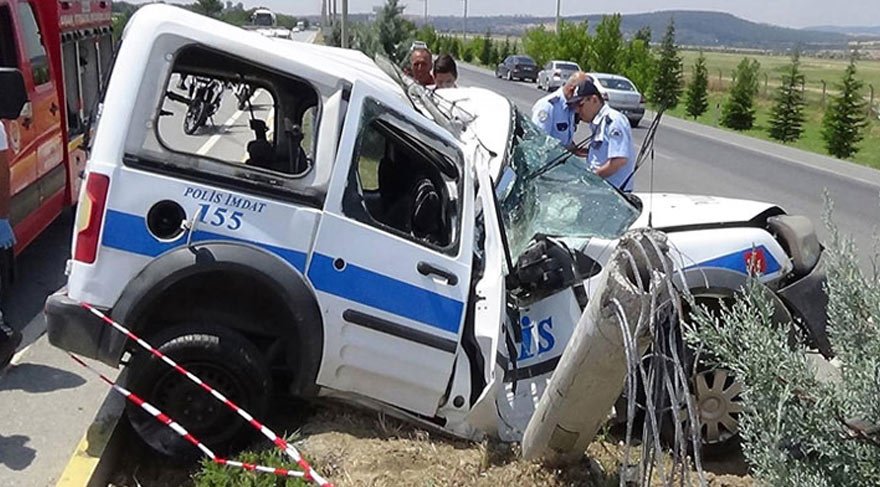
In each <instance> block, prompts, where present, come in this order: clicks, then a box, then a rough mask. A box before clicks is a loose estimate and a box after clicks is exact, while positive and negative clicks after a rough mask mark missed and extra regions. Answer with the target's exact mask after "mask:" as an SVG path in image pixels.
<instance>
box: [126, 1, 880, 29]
mask: <svg viewBox="0 0 880 487" xmlns="http://www.w3.org/2000/svg"><path fill="white" fill-rule="evenodd" d="M135 1H136V2H137V3H144V2H145V1H146V0H135ZM171 1H191V0H171ZM233 1H235V2H236V3H237V2H238V1H239V0H233ZM240 1H242V3H244V5H245V6H246V7H256V6H265V7H268V8H270V9H273V10H276V11H278V12H283V13H288V14H292V15H296V14H317V13H320V11H321V0H240ZM424 1H425V0H401V3H402V4H404V5H406V6H407V13H412V14H418V15H421V14H422V12H423V9H424ZM427 1H428V15H461V14H462V11H463V6H464V0H427ZM341 2H342V0H337V5H338V8H339V9H341V5H342V3H341ZM383 3H384V0H349V11H351V12H369V11H371V10H372V8H373V7H374V6H377V5H381V4H383ZM669 9H688V10H716V11H721V12H729V13H732V14H734V15H736V16H739V17H743V18H746V19H749V20H752V21H756V22H766V23H771V24H777V25H783V26H788V27H806V26H810V25H880V0H836V1H833V2H829V0H617V1H613V2H612V1H608V0H604V1H590V0H562V12H563V15H575V14H597V13H613V12H620V13H638V12H649V11H654V10H669ZM468 13H469V15H474V16H482V15H497V14H499V13H506V14H514V15H516V14H521V15H536V16H537V15H540V16H552V15H555V13H556V1H555V0H468Z"/></svg>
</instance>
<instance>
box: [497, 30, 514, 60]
mask: <svg viewBox="0 0 880 487" xmlns="http://www.w3.org/2000/svg"><path fill="white" fill-rule="evenodd" d="M510 55H511V50H510V36H507V37H505V38H504V44H502V45H501V49H499V50H498V59H499V61H498V62H499V63H500V62H501V61H504V60H505V59H507V56H510Z"/></svg>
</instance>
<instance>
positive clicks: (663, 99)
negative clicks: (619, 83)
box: [651, 19, 683, 109]
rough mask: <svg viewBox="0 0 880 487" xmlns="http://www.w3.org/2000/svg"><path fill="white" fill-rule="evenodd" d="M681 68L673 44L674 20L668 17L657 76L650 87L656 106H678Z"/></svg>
mask: <svg viewBox="0 0 880 487" xmlns="http://www.w3.org/2000/svg"><path fill="white" fill-rule="evenodd" d="M682 70H683V68H682V60H681V56H679V54H678V47H677V46H676V45H675V22H674V21H673V20H672V19H670V21H669V26H668V27H666V34H664V35H663V41H662V43H661V46H660V60H659V61H658V63H657V76H655V77H654V85H653V87H652V89H651V95H652V101H653V102H654V105H656V106H657V108H661V109H667V108H675V107H676V106H678V99H679V97H680V96H681V78H682Z"/></svg>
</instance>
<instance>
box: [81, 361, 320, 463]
mask: <svg viewBox="0 0 880 487" xmlns="http://www.w3.org/2000/svg"><path fill="white" fill-rule="evenodd" d="M68 355H70V358H72V359H73V360H74V361H75V362H76V363H78V364H80V365H82V366H83V367H85V368H86V369H88V370H89V371H91V372H92V373H93V374H95V375H97V376H98V377H100V378H101V380H102V381H104V382H105V383H107V385H109V386H110V387H112V388H113V390H115V391H116V392H118V393H120V394H122V396H123V397H125V398H126V399H127V400H129V401H131V402H132V403H134V404H135V405H137V406H138V407H140V408H141V409H143V410H144V411H146V412H147V413H149V414H150V415H151V416H153V417H154V418H156V421H159V422H160V423H163V424H164V425H166V426H168V427H169V428H171V429H172V430H174V432H175V433H177V434H178V435H180V437H181V438H183V439H184V440H186V441H188V442H190V443H192V444H193V445H194V446H195V447H196V448H198V449H199V450H201V451H202V453H204V454H205V455H207V457H208V458H210V459H211V461H213V462H214V463H216V464H219V465H227V466H230V467H237V468H240V469H243V470H248V471H251V472H263V473H270V474H273V475H277V476H279V477H305V475H306V474H305V473H303V472H300V471H298V470H290V469H286V468H275V467H267V466H265V465H255V464H253V463H246V462H238V461H235V460H229V459H226V458H222V457H218V456H217V455H216V454H215V453H214V451H213V450H211V449H210V448H208V447H207V446H206V445H205V444H204V443H202V442H201V441H199V440H198V438H196V437H195V436H193V435H192V434H191V433H190V432H189V431H187V430H186V428H184V427H183V426H181V425H180V423H178V422H177V421H174V420H173V419H172V418H170V417H169V416H168V415H166V414H165V413H163V412H162V411H160V410H159V409H158V408H156V407H155V406H153V405H152V404H150V403H148V402H147V401H144V400H143V399H142V398H141V397H140V396H138V395H137V394H135V393H133V392H131V391H129V390H128V389H126V388H124V387H122V386H120V385H119V384H117V383H116V382H113V380H111V379H110V378H109V377H107V376H106V375H104V374H102V373H101V372H98V371H97V370H95V369H94V368H93V367H92V366H90V365H89V364H87V363H85V362H84V361H83V360H82V359H80V358H79V357H77V356H76V355H73V354H71V353H68Z"/></svg>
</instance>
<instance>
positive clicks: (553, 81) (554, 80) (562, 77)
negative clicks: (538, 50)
mask: <svg viewBox="0 0 880 487" xmlns="http://www.w3.org/2000/svg"><path fill="white" fill-rule="evenodd" d="M580 70H581V67H580V66H578V64H577V63H574V62H571V61H547V64H545V65H544V69H542V70H541V72H539V73H538V81H537V85H538V89H539V90H547V91H553V90H555V89H557V88H559V87H560V86H562V85H563V84H565V82H566V80H568V78H569V76H571V75H572V74H574V73H576V72H578V71H580Z"/></svg>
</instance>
